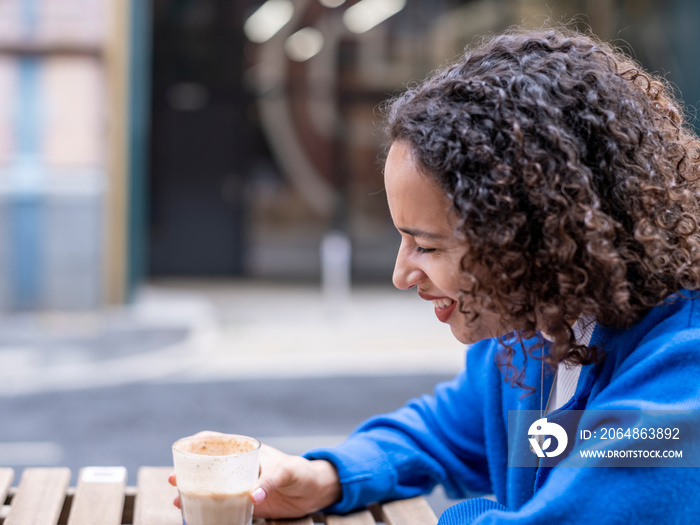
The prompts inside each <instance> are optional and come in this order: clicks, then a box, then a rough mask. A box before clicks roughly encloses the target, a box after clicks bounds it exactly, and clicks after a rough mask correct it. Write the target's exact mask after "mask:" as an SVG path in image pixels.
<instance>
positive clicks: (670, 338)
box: [306, 299, 700, 525]
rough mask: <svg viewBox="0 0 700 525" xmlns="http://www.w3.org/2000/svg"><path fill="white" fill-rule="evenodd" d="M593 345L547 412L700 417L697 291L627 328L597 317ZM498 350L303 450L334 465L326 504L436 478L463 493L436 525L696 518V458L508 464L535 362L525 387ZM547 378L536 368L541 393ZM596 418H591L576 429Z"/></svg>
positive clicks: (531, 406) (348, 504) (477, 349)
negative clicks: (595, 359)
mask: <svg viewBox="0 0 700 525" xmlns="http://www.w3.org/2000/svg"><path fill="white" fill-rule="evenodd" d="M535 342H536V341H534V340H531V341H526V342H525V343H523V344H526V345H530V344H534V343H535ZM591 344H596V345H600V346H602V347H603V348H604V349H605V351H606V353H607V356H606V358H605V360H604V361H603V362H602V363H600V364H594V365H587V366H584V367H583V368H582V371H581V375H580V378H579V381H578V385H577V389H576V392H575V394H574V396H573V397H572V398H571V400H569V401H568V402H567V403H566V404H565V405H564V406H563V407H561V408H560V409H559V410H557V411H555V412H553V413H551V414H549V415H548V416H547V417H548V418H550V420H555V421H556V418H557V415H559V416H566V415H567V413H569V414H572V413H573V412H570V411H580V410H586V411H593V410H595V411H602V410H608V411H609V410H634V411H640V412H638V413H639V418H638V419H637V420H636V421H635V422H634V424H633V426H636V427H645V426H656V424H655V422H654V421H652V420H647V421H645V417H647V412H646V411H648V410H652V409H653V410H670V411H678V410H688V411H691V412H689V413H690V414H691V415H690V416H686V417H692V418H695V420H694V421H693V422H692V423H694V428H698V427H700V419H699V418H698V414H700V412H692V411H695V410H700V355H699V354H700V303H699V302H698V301H695V300H687V299H678V300H674V301H668V302H667V303H665V304H663V305H661V306H658V307H656V308H654V309H652V310H651V311H650V312H649V313H648V314H647V315H646V316H645V317H644V319H642V320H641V321H640V322H639V323H637V324H636V325H634V326H632V327H631V328H629V329H627V330H615V329H611V328H606V327H605V326H601V325H600V324H599V325H598V326H597V327H596V329H595V332H594V333H593V336H592V339H591ZM498 351H499V342H498V341H497V340H495V339H493V340H486V341H482V342H480V343H477V344H475V345H473V346H471V347H470V348H469V350H468V351H467V356H466V369H465V370H464V371H463V372H462V373H460V374H459V375H458V376H457V377H456V378H455V379H454V380H452V381H450V382H446V383H441V384H438V385H437V386H436V388H435V391H434V394H433V395H432V396H427V395H425V396H422V397H421V398H420V399H413V400H411V401H410V402H408V404H407V405H406V406H404V407H403V408H401V409H399V410H397V411H396V412H394V413H391V414H386V415H379V416H376V417H373V418H371V419H369V420H367V421H365V422H364V423H363V424H362V425H361V426H360V427H359V428H358V429H357V430H356V431H355V432H354V433H353V434H351V435H350V436H349V438H348V439H347V440H346V441H345V442H344V443H342V444H341V445H339V446H337V447H334V448H330V449H315V450H312V451H309V452H308V453H307V454H306V457H308V458H310V459H327V460H330V461H331V462H333V463H334V464H335V466H336V468H337V469H338V474H339V476H340V481H341V484H342V488H343V497H342V500H341V501H340V502H338V503H337V504H336V505H334V506H333V507H332V508H331V509H330V510H332V511H334V512H347V511H350V510H352V509H353V508H356V507H358V506H364V505H367V504H369V503H373V502H377V501H385V500H390V499H399V498H407V497H412V496H416V495H419V494H425V493H427V492H429V491H430V490H432V488H433V487H434V486H435V485H436V484H442V485H443V486H444V488H445V491H446V493H447V494H448V495H449V496H450V497H453V498H465V497H469V498H472V499H468V500H466V501H463V502H461V503H458V504H456V505H454V506H452V507H450V508H449V509H447V511H445V513H443V515H442V516H441V518H440V525H463V524H466V523H473V524H487V523H488V524H497V523H516V522H517V523H518V524H542V523H564V522H566V523H595V522H599V521H600V522H603V523H606V524H609V523H624V524H627V523H636V524H647V523H649V524H651V523H678V524H681V523H682V524H685V523H700V497H698V496H697V490H698V488H700V468H694V467H688V468H674V467H646V466H642V467H630V468H627V467H564V466H560V467H556V466H555V467H554V468H552V467H549V466H546V461H547V460H548V459H549V458H547V459H546V460H544V461H542V462H540V463H539V465H537V466H533V467H509V466H508V454H509V449H508V411H509V410H536V411H539V409H540V393H539V386H540V381H541V377H540V376H541V367H540V362H539V361H537V360H534V359H529V360H528V361H527V364H528V366H527V367H526V380H525V383H526V384H528V385H532V386H537V387H538V392H536V393H535V394H533V395H529V396H525V397H523V393H524V391H523V390H522V389H519V388H513V387H511V386H510V385H509V384H508V383H505V382H504V380H503V376H502V374H501V372H500V371H499V370H498V368H497V367H496V365H495V362H494V359H495V356H496V353H497V352H498ZM518 354H519V352H518ZM517 359H522V358H519V357H516V358H515V359H514V364H516V365H519V366H522V361H520V362H518V361H517ZM552 382H553V372H552V371H551V370H550V369H549V367H545V377H544V392H549V391H550V388H551V385H552ZM545 398H546V395H545ZM545 401H546V400H545ZM586 413H589V412H586ZM591 413H598V412H591ZM674 413H675V412H674ZM600 423H601V424H603V423H604V424H605V425H606V426H607V425H609V424H610V423H611V422H610V421H606V422H603V421H601V422H600ZM686 423H687V421H686ZM625 424H626V425H627V426H629V422H626V423H625ZM595 425H596V422H593V423H592V426H591V422H590V421H589V422H588V425H587V426H586V428H595ZM694 439H695V442H694V445H695V446H697V444H698V440H697V438H694ZM571 441H573V440H571ZM686 441H687V436H686ZM686 444H687V443H686ZM525 445H526V446H528V447H529V445H527V443H525ZM570 445H571V446H574V447H575V446H578V445H580V443H579V440H578V439H576V441H575V442H572V443H571V444H570ZM544 448H546V447H543V449H544ZM511 454H513V451H512V450H511ZM533 457H534V455H533ZM553 464H556V463H553ZM479 494H494V495H495V496H496V499H497V502H495V501H492V500H490V499H485V498H478V497H474V496H475V495H479Z"/></svg>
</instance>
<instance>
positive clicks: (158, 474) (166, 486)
mask: <svg viewBox="0 0 700 525" xmlns="http://www.w3.org/2000/svg"><path fill="white" fill-rule="evenodd" d="M172 471H173V469H172V467H141V468H140V469H139V473H138V479H137V482H136V499H135V501H134V525H182V515H181V514H180V510H179V509H177V508H176V507H175V506H174V505H173V500H174V499H175V496H177V489H176V488H175V487H173V486H171V485H170V483H168V476H169V475H170V473H171V472H172Z"/></svg>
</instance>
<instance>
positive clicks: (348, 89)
mask: <svg viewBox="0 0 700 525" xmlns="http://www.w3.org/2000/svg"><path fill="white" fill-rule="evenodd" d="M572 19H573V20H574V25H576V26H577V27H579V28H590V29H591V30H592V31H593V32H594V33H596V34H597V35H598V36H600V37H601V38H602V39H604V40H609V41H612V42H613V43H614V44H615V45H617V46H619V47H620V48H622V49H623V50H625V51H626V52H628V53H630V54H631V55H632V56H634V57H635V58H636V59H637V60H638V61H639V62H641V63H642V65H643V66H644V67H646V68H647V69H648V70H650V71H653V72H655V73H658V74H659V75H661V76H663V77H665V78H666V79H667V80H668V81H669V82H670V83H671V84H672V85H673V86H674V88H675V89H676V92H677V95H678V97H679V98H682V99H683V100H684V101H685V103H686V108H687V110H688V114H689V117H690V118H691V122H692V123H693V124H694V125H696V124H697V123H696V122H695V120H694V119H695V111H696V109H695V108H696V107H697V105H698V102H699V101H700V62H698V60H697V58H696V57H697V53H698V50H699V49H700V32H698V31H697V28H698V27H699V26H700V3H698V2H696V1H695V0H666V1H655V0H558V1H556V2H551V1H545V0H0V466H11V467H14V468H15V469H17V471H18V473H17V479H18V478H19V476H20V474H21V470H22V469H23V468H24V467H27V466H37V465H47V466H51V465H67V466H69V467H71V468H72V469H73V471H74V474H75V473H76V472H77V469H78V468H79V467H80V466H85V465H125V466H127V468H128V469H129V482H130V483H132V484H133V483H135V474H136V469H137V468H138V466H140V465H168V464H170V461H171V457H170V449H169V447H170V444H171V443H172V442H173V441H174V440H175V439H177V438H179V437H182V436H184V435H187V434H191V433H193V432H196V431H198V430H202V429H205V428H206V429H212V430H221V431H227V432H239V433H247V434H251V435H254V436H256V437H260V438H262V439H263V440H265V441H266V442H268V443H270V444H272V445H275V446H278V447H280V448H282V449H283V450H285V451H287V452H291V453H299V452H302V451H303V450H305V449H307V448H310V447H313V446H317V445H332V444H334V443H337V442H339V441H340V440H341V439H342V437H343V436H344V435H346V434H347V433H348V432H349V431H351V430H352V428H353V427H354V426H355V425H357V424H358V423H359V422H361V421H362V420H363V419H364V418H366V417H368V416H371V415H373V414H375V413H378V412H384V411H389V410H392V409H394V408H397V407H398V406H400V405H402V404H403V403H404V402H405V401H406V400H407V399H409V398H410V397H413V396H418V395H421V394H424V393H429V392H430V391H431V390H432V387H433V385H434V384H435V383H437V382H439V381H442V380H446V379H449V378H450V377H453V376H454V375H455V374H456V373H457V372H458V371H459V370H460V369H461V367H462V365H463V360H464V349H463V348H461V345H459V343H457V342H456V341H454V340H453V339H452V337H451V335H450V333H449V330H448V329H447V328H446V327H445V326H443V325H441V324H440V323H439V322H438V321H437V319H436V318H435V316H434V314H433V312H432V306H431V305H430V304H429V303H426V302H424V301H420V300H419V299H418V298H417V296H416V295H415V293H414V292H401V291H397V290H394V289H392V287H391V273H392V268H393V261H394V256H395V253H396V250H397V248H398V243H399V237H398V234H397V233H396V232H395V231H394V228H393V225H392V223H391V219H390V217H389V213H388V209H387V206H386V202H385V197H384V193H383V182H382V171H381V167H382V152H383V146H382V144H383V138H382V134H381V110H380V107H381V103H382V101H384V100H386V99H387V98H388V97H389V96H391V95H392V94H396V93H399V92H400V91H401V90H402V89H403V88H404V87H405V86H406V85H408V84H410V83H411V82H415V81H417V80H420V79H422V78H424V77H425V76H426V75H427V74H428V73H429V72H430V71H431V70H433V69H434V68H436V67H439V66H440V65H443V64H445V63H447V62H448V61H450V60H451V59H453V58H454V57H456V56H457V55H458V54H459V53H460V52H461V51H462V50H463V48H464V46H465V45H467V44H469V43H471V42H474V41H475V40H478V39H479V38H481V37H483V36H486V35H489V34H492V33H494V32H498V31H501V30H503V29H505V28H507V27H509V26H511V25H513V24H520V23H524V24H525V25H530V26H540V25H542V24H543V23H545V22H546V21H547V20H552V21H555V22H557V21H567V20H572ZM74 482H75V478H74ZM431 503H432V504H433V505H434V506H435V508H436V509H437V510H438V511H439V510H441V509H442V508H444V506H445V505H446V502H445V500H444V498H443V497H442V496H440V495H439V494H437V495H436V496H434V497H433V498H432V499H431Z"/></svg>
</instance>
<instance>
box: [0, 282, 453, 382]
mask: <svg viewBox="0 0 700 525" xmlns="http://www.w3.org/2000/svg"><path fill="white" fill-rule="evenodd" d="M463 362H464V351H463V345H461V344H460V343H459V342H457V341H456V340H455V339H454V338H453V337H452V334H451V333H450V330H449V328H448V327H447V326H445V325H443V324H441V323H440V322H439V321H438V320H437V319H436V317H435V315H434V313H433V307H432V305H431V304H430V303H426V302H425V301H423V300H421V299H420V298H418V297H417V295H416V294H415V292H414V291H408V292H402V291H399V290H395V289H393V288H389V287H383V286H363V287H355V288H353V290H352V292H351V293H350V295H349V296H347V297H342V296H341V297H327V296H324V295H323V293H322V291H321V289H320V288H319V287H318V286H313V285H291V284H288V285H285V284H272V283H264V282H263V283H259V282H246V281H240V282H239V281H184V280H183V281H157V282H153V283H149V284H147V285H146V286H144V287H142V289H141V290H140V291H139V293H138V294H137V297H136V300H135V301H134V303H133V304H131V305H128V306H125V307H120V308H109V309H105V310H102V311H99V312H79V313H78V312H72V313H71V312H42V313H11V314H3V315H0V396H12V395H18V394H25V393H36V392H50V391H66V390H75V389H82V388H92V387H99V386H111V385H120V384H127V383H131V382H144V381H145V382H156V383H158V382H162V383H183V382H202V381H209V380H212V381H216V380H227V379H236V380H246V379H251V380H253V379H266V378H297V377H333V376H345V377H347V376H355V375H359V376H367V375H411V374H455V373H457V372H458V371H459V370H460V369H461V368H462V366H463Z"/></svg>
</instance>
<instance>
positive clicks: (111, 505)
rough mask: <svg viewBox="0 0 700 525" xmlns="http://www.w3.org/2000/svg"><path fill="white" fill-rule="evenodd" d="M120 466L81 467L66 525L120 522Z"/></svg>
mask: <svg viewBox="0 0 700 525" xmlns="http://www.w3.org/2000/svg"><path fill="white" fill-rule="evenodd" d="M125 487H126V469H125V468H124V467H85V468H83V469H82V470H81V471H80V478H79V480H78V488H77V489H76V491H75V496H74V497H73V504H72V505H71V509H70V514H69V516H68V525H95V524H96V523H100V524H101V525H120V524H121V523H122V513H123V511H124V489H125Z"/></svg>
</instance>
